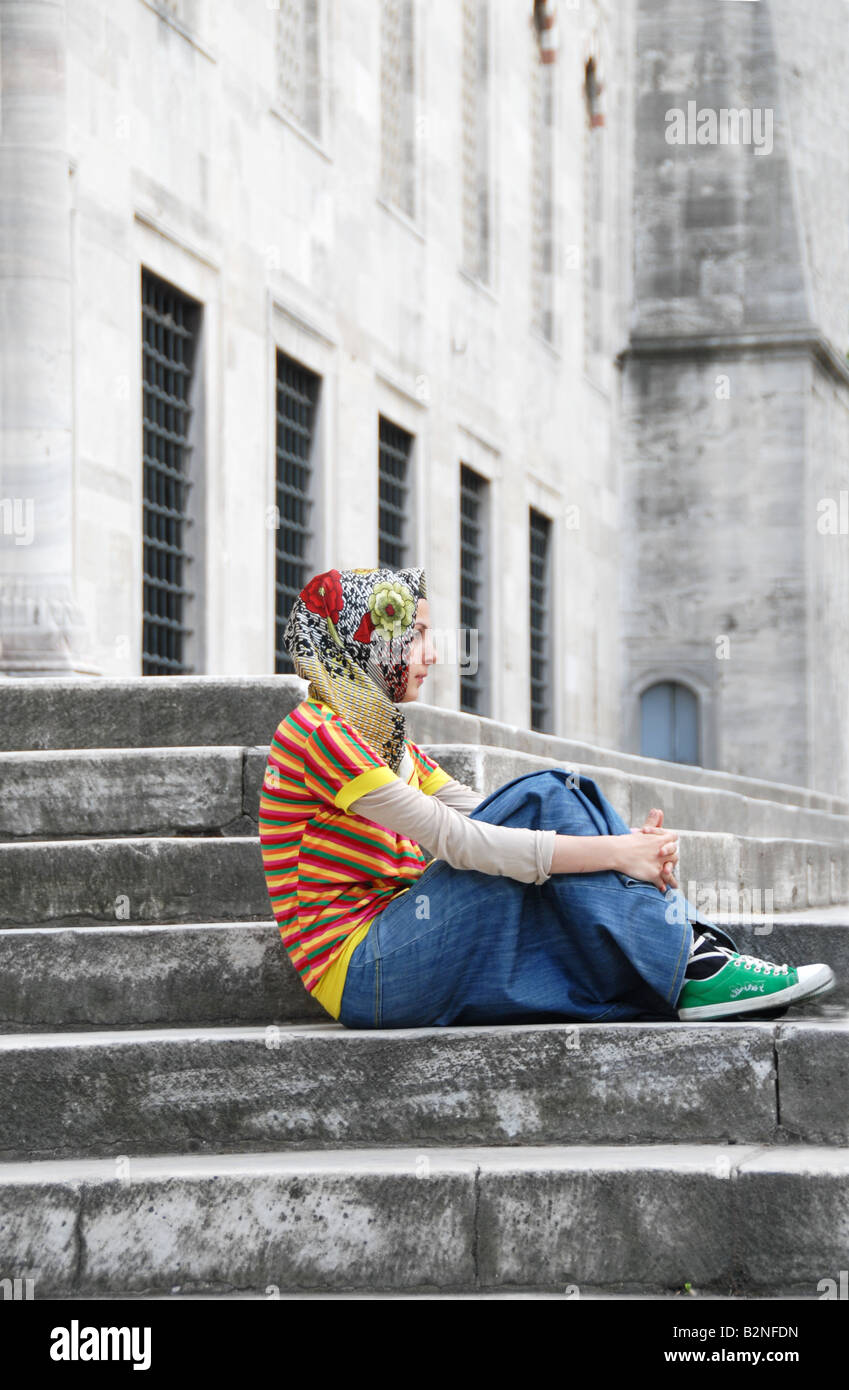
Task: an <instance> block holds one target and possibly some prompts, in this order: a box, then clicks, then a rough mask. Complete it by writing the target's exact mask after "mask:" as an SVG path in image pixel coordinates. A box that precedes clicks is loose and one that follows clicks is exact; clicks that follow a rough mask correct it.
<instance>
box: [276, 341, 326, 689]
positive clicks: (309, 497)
mask: <svg viewBox="0 0 849 1390" xmlns="http://www.w3.org/2000/svg"><path fill="white" fill-rule="evenodd" d="M320 384H321V378H320V377H318V376H316V374H315V372H311V371H309V369H308V368H306V367H302V366H301V364H300V363H299V362H294V361H293V360H292V358H291V357H286V356H285V355H284V354H283V353H282V352H278V354H277V402H276V420H277V431H276V436H277V444H276V452H277V518H276V519H277V523H278V524H277V542H276V546H275V555H276V560H275V585H274V588H275V612H276V619H275V650H274V663H275V664H274V670H275V672H276V673H277V674H278V675H287V674H292V673H294V670H295V667H294V665H293V663H292V658H291V657H290V656H289V653H288V652H287V651H286V649H285V647H284V646H283V633H284V631H285V629H286V624H287V622H288V620H289V614H290V613H291V611H292V605H293V604H294V602H295V599H296V598H297V597H298V595H299V593H300V592H301V590H302V589H303V587H304V585H305V584H306V583H307V581H308V580H309V578H310V576H311V574H312V573H313V570H314V568H315V566H314V560H315V518H314V516H313V509H314V507H315V497H314V495H313V494H314V487H315V478H314V467H313V445H314V440H315V422H316V414H317V408H318V397H319V387H320Z"/></svg>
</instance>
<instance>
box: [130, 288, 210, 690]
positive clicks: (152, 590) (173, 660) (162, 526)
mask: <svg viewBox="0 0 849 1390" xmlns="http://www.w3.org/2000/svg"><path fill="white" fill-rule="evenodd" d="M200 319H201V306H200V305H199V304H198V303H197V302H196V301H195V300H193V299H190V298H189V297H188V296H187V295H185V294H183V293H181V291H180V290H178V289H175V287H174V286H173V285H169V284H167V283H166V282H165V281H164V280H160V279H159V278H158V277H157V276H155V275H153V274H152V273H151V272H150V271H149V270H147V269H145V268H142V468H143V473H144V478H143V484H142V527H143V547H142V571H143V594H142V675H145V676H168V675H185V674H188V673H190V672H192V671H194V670H195V667H194V665H192V664H191V662H190V644H189V638H190V637H192V635H194V634H195V628H194V627H192V626H189V621H190V614H191V609H192V606H193V600H194V599H195V588H196V585H197V582H198V576H197V573H195V575H194V582H193V577H192V574H191V572H190V571H191V567H192V565H196V561H197V559H198V544H199V542H198V537H197V535H196V534H195V531H196V518H195V517H194V516H193V515H192V510H193V509H192V496H191V494H192V490H193V489H196V487H197V483H198V481H199V471H198V470H199V464H198V460H197V459H196V458H195V457H194V444H193V437H194V434H195V431H194V429H193V422H192V415H193V407H194V386H195V358H196V348H197V340H198V333H199V329H200ZM195 645H196V644H195Z"/></svg>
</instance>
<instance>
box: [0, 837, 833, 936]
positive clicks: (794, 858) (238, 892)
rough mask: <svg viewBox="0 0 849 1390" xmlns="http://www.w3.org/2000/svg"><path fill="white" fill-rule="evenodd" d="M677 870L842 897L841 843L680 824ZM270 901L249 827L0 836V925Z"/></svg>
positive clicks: (172, 917)
mask: <svg viewBox="0 0 849 1390" xmlns="http://www.w3.org/2000/svg"><path fill="white" fill-rule="evenodd" d="M620 878H621V879H622V881H623V882H625V881H626V880H625V878H624V876H622V875H620ZM677 879H678V883H679V885H680V889H681V891H682V892H683V893H684V894H685V895H686V897H687V898H688V899H689V901H690V903H691V904H692V906H693V907H694V908H696V909H698V910H700V911H703V912H706V913H707V915H708V916H710V914H711V911H717V910H719V911H728V912H733V913H742V914H748V913H750V912H766V913H771V912H782V911H793V910H797V909H802V908H806V907H825V906H830V905H839V904H843V903H846V902H849V844H846V845H840V844H836V843H829V842H823V843H820V842H818V841H814V840H787V839H757V838H750V837H744V836H738V835H720V834H715V833H711V832H699V831H688V830H682V831H681V832H680V860H679V864H678V872H677ZM627 882H628V883H633V880H627ZM650 887H651V885H650V884H646V885H641V886H640V891H642V890H643V888H645V889H646V890H648V889H649V888H650ZM655 891H657V892H658V894H659V893H660V889H657V890H655ZM269 910H270V908H269V899H268V890H267V887H266V882H265V877H264V874H263V870H262V857H261V852H260V843H259V840H258V839H255V838H253V837H248V836H239V835H234V836H188V835H187V836H169V837H161V836H144V837H136V836H132V837H127V838H125V839H90V840H32V841H27V842H25V843H4V844H0V928H3V927H6V928H8V927H25V926H42V925H53V926H91V925H95V924H97V923H106V922H111V923H115V924H118V925H120V924H121V923H136V924H141V923H145V922H160V923H165V922H209V921H256V920H266V919H267V918H268V916H269Z"/></svg>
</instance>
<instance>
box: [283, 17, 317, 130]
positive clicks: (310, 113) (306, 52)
mask: <svg viewBox="0 0 849 1390" xmlns="http://www.w3.org/2000/svg"><path fill="white" fill-rule="evenodd" d="M318 36H319V11H318V0H278V5H277V46H276V54H277V101H278V104H279V105H280V106H281V107H282V109H283V110H284V111H287V112H288V113H289V114H290V115H291V116H294V117H295V119H296V120H297V121H299V122H300V124H301V125H303V126H304V127H305V129H307V130H309V131H310V132H311V133H312V134H313V135H315V136H316V137H320V135H321V101H320V61H319V37H318Z"/></svg>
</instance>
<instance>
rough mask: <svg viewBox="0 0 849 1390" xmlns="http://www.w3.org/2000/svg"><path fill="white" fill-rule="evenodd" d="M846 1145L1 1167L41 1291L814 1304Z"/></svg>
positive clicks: (8, 1266)
mask: <svg viewBox="0 0 849 1390" xmlns="http://www.w3.org/2000/svg"><path fill="white" fill-rule="evenodd" d="M847 1204H849V1151H847V1149H846V1148H843V1147H831V1146H828V1147H827V1146H809V1145H794V1146H787V1147H781V1148H773V1149H768V1148H766V1149H765V1148H763V1147H762V1146H759V1145H749V1144H746V1145H739V1144H738V1145H728V1146H726V1145H690V1144H684V1143H680V1144H674V1145H630V1146H618V1145H612V1146H594V1145H574V1146H564V1147H545V1146H530V1145H529V1146H522V1147H521V1148H518V1147H504V1148H491V1147H485V1148H484V1147H480V1148H478V1147H452V1148H427V1147H420V1148H417V1147H415V1146H411V1147H404V1148H393V1149H384V1150H380V1151H375V1150H362V1149H355V1150H336V1151H317V1152H300V1153H293V1152H283V1153H281V1152H267V1153H247V1154H246V1153H233V1154H212V1155H192V1156H191V1157H181V1156H179V1155H174V1154H167V1155H158V1156H153V1157H149V1158H133V1157H132V1156H129V1155H124V1156H119V1157H117V1158H108V1159H99V1160H79V1159H77V1160H65V1161H61V1162H55V1161H53V1162H44V1163H9V1164H0V1230H2V1235H3V1259H4V1273H5V1274H6V1275H7V1276H8V1277H14V1276H18V1277H21V1278H24V1277H32V1278H33V1279H34V1281H35V1284H34V1287H35V1297H36V1298H39V1299H43V1298H50V1297H59V1296H65V1297H67V1296H71V1295H79V1296H83V1297H85V1296H89V1295H92V1296H93V1295H98V1294H100V1295H102V1294H106V1293H109V1294H113V1295H119V1294H127V1293H151V1294H170V1293H183V1294H188V1293H192V1292H207V1291H208V1292H222V1293H223V1292H230V1291H233V1290H235V1289H239V1290H242V1291H249V1290H256V1291H260V1292H263V1293H265V1294H266V1295H268V1296H273V1294H274V1293H275V1292H278V1291H279V1292H281V1293H282V1292H284V1291H285V1292H307V1291H310V1290H315V1291H316V1292H333V1291H340V1292H341V1291H344V1290H351V1291H368V1292H370V1293H374V1292H376V1291H379V1290H382V1289H385V1290H391V1291H392V1292H413V1291H417V1290H418V1291H432V1292H440V1291H444V1292H451V1291H456V1292H480V1291H485V1290H492V1291H496V1290H500V1291H506V1290H509V1289H511V1288H513V1289H518V1290H528V1291H549V1292H559V1293H563V1294H567V1295H569V1296H578V1297H580V1295H581V1292H582V1290H583V1288H584V1286H587V1287H589V1288H593V1289H595V1290H602V1291H603V1290H605V1289H607V1290H610V1291H615V1292H624V1291H628V1290H629V1289H631V1290H638V1291H641V1292H644V1293H647V1294H651V1293H652V1292H653V1291H656V1292H662V1291H666V1290H669V1289H674V1290H682V1289H683V1288H684V1285H685V1284H686V1283H690V1284H691V1285H692V1286H693V1287H695V1288H698V1289H699V1290H701V1291H702V1292H705V1291H708V1290H711V1289H715V1290H716V1291H717V1292H719V1293H722V1294H727V1293H728V1292H729V1290H732V1291H734V1292H736V1293H748V1294H750V1296H752V1297H758V1296H759V1295H760V1296H764V1295H766V1296H769V1295H771V1294H774V1293H775V1291H776V1290H778V1289H781V1290H783V1291H786V1292H787V1293H790V1292H795V1293H796V1294H797V1296H799V1297H811V1296H820V1297H821V1296H822V1292H821V1291H822V1289H823V1286H824V1285H823V1281H824V1280H826V1279H832V1280H833V1281H834V1282H835V1285H836V1284H837V1281H838V1279H839V1274H840V1270H841V1269H844V1268H845V1266H846V1235H845V1213H846V1209H847Z"/></svg>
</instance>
